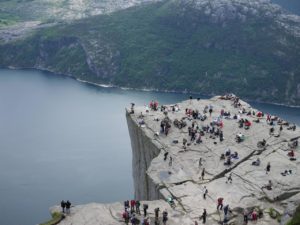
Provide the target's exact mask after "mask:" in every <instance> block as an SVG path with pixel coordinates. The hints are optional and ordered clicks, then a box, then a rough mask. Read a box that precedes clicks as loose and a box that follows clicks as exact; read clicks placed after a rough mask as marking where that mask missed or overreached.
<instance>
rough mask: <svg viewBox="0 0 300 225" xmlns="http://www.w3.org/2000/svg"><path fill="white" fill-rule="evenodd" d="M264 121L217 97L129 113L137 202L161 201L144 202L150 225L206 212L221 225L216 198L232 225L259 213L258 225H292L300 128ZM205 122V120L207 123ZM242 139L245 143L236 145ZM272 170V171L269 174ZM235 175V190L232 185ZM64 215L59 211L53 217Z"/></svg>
mask: <svg viewBox="0 0 300 225" xmlns="http://www.w3.org/2000/svg"><path fill="white" fill-rule="evenodd" d="M235 106H237V107H235ZM208 108H212V109H213V110H212V113H211V115H210V114H209V113H208V111H207V112H206V113H204V111H205V110H206V109H207V110H208ZM186 109H187V110H186ZM192 110H194V112H196V111H197V112H199V113H200V114H201V119H198V118H193V116H192V115H191V114H189V112H192ZM221 112H223V113H222V116H221ZM229 112H230V115H228V113H229ZM224 113H225V114H224ZM259 114H260V112H259V111H258V110H256V109H254V108H252V107H251V105H249V104H248V103H246V102H244V101H241V100H239V104H238V105H236V103H234V100H228V99H227V100H225V99H224V98H221V97H220V96H217V97H214V98H212V99H209V100H196V99H195V100H188V101H184V102H181V103H178V104H176V105H168V106H165V107H164V108H163V110H162V111H161V110H157V111H154V110H150V111H149V108H145V107H136V108H134V113H133V114H132V113H131V109H127V112H126V116H127V122H128V128H129V133H130V138H131V144H132V150H133V177H134V182H135V199H140V200H154V199H157V200H155V201H150V202H147V204H149V206H150V209H149V213H150V214H149V216H150V220H151V224H154V219H153V217H154V213H153V212H154V208H155V207H160V208H161V209H163V210H164V209H167V210H168V212H169V221H168V223H167V224H175V225H177V224H178V225H191V224H194V222H193V221H195V220H199V216H200V215H201V214H202V212H203V209H204V208H206V210H207V212H208V221H207V223H206V224H208V225H215V224H219V223H220V221H223V219H224V214H223V211H219V210H217V209H216V205H217V204H216V203H217V199H218V198H219V197H222V198H224V205H227V204H228V205H229V207H230V209H231V212H230V213H229V216H228V219H229V223H228V224H237V225H240V224H243V209H245V208H246V209H248V210H249V211H252V210H254V209H255V210H257V211H258V212H261V213H262V217H261V218H260V219H259V220H258V223H259V224H261V225H276V224H282V225H284V224H286V223H287V222H288V221H289V219H290V218H291V216H292V214H293V212H294V211H295V209H296V207H297V206H298V205H299V204H300V188H299V187H300V179H299V178H300V176H299V168H300V167H299V162H298V161H299V160H298V159H297V158H298V153H299V146H298V145H297V144H296V142H297V141H298V140H299V138H300V131H299V128H298V127H296V128H295V130H294V129H292V128H293V124H287V122H286V121H284V120H281V119H280V118H278V117H276V116H275V115H270V117H269V119H268V117H267V115H264V116H262V117H260V116H258V115H259ZM204 115H206V119H203V118H204V117H203V116H204ZM234 115H236V117H237V118H238V119H235V117H234ZM199 118H200V117H199ZM241 119H243V121H244V122H245V121H246V120H247V121H250V123H251V125H250V128H249V129H247V128H246V129H245V127H244V126H243V127H241V125H240V124H241V122H239V121H240V120H241ZM162 121H169V123H170V124H171V127H170V129H169V132H168V134H167V135H166V134H165V133H163V132H160V130H161V122H162ZM174 121H182V122H184V123H186V126H184V127H183V128H181V129H179V128H178V127H177V126H175V125H174ZM271 121H273V122H272V123H271ZM175 123H177V122H175ZM279 123H281V124H282V129H280V127H281V126H280V124H279ZM193 124H194V128H195V129H197V130H198V132H199V133H202V136H201V141H202V142H197V141H196V140H191V136H189V129H190V128H189V127H192V126H193ZM207 126H208V127H210V128H209V130H208V131H206V130H205V129H206V128H205V127H207ZM212 127H215V131H216V130H217V129H218V128H219V129H220V130H221V131H222V132H223V139H222V140H221V139H220V138H219V136H218V135H216V134H215V133H214V132H213V133H211V132H210V129H211V128H212ZM271 128H272V130H270V129H271ZM239 135H241V136H240V137H242V141H241V142H237V141H236V137H237V136H239ZM197 137H198V136H197ZM184 139H186V144H184V143H183V141H184ZM263 139H264V140H266V143H265V145H264V146H262V145H259V144H258V142H260V141H262V140H263ZM228 149H230V151H231V153H234V152H237V153H238V157H233V156H232V155H231V153H230V156H229V157H230V158H231V164H230V165H225V164H224V162H225V160H227V158H228V157H226V158H225V159H223V158H222V157H221V156H222V154H224V155H225V154H226V152H227V151H228ZM291 150H293V151H294V153H295V154H296V155H295V156H294V157H295V158H296V160H295V161H294V160H291V158H293V157H290V156H288V153H289V152H290V151H291ZM166 153H168V154H167V155H166ZM164 158H165V159H166V160H164ZM171 158H172V159H171ZM200 158H201V163H199V159H200ZM257 158H260V162H261V163H260V165H259V166H255V165H253V162H254V161H256V160H257ZM170 161H171V163H170ZM268 163H270V165H271V169H270V172H268V173H266V167H267V164H268ZM203 168H205V172H204V175H203V177H202V174H201V173H202V171H203ZM285 171H290V172H288V173H286V172H285ZM230 174H231V177H232V182H227V181H228V177H229V175H230ZM202 178H203V179H202ZM269 180H271V182H272V186H271V189H268V188H266V185H267V184H268V182H269ZM204 187H206V188H207V189H208V194H207V198H206V199H204V198H203V193H204V192H203V191H204ZM170 197H172V198H173V199H174V202H175V204H174V205H172V207H171V206H170V205H169V204H168V203H166V201H165V200H166V199H168V198H170ZM159 199H160V200H159ZM142 203H144V201H143V202H142ZM59 210H60V209H59V208H58V207H55V208H53V209H52V211H59ZM122 211H123V207H122V204H121V203H116V204H110V205H102V204H89V205H85V206H75V207H74V209H73V210H72V213H71V214H70V215H68V216H67V218H66V219H65V220H63V221H62V222H61V223H60V224H65V225H68V224H88V225H90V224H122V219H120V218H121V212H122ZM99 218H101V219H99ZM79 221H80V222H79ZM254 223H255V222H254ZM254 223H253V222H251V221H250V222H249V224H254Z"/></svg>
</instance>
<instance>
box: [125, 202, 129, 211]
mask: <svg viewBox="0 0 300 225" xmlns="http://www.w3.org/2000/svg"><path fill="white" fill-rule="evenodd" d="M128 208H129V201H128V200H126V201H124V210H125V211H126V210H127V209H128Z"/></svg>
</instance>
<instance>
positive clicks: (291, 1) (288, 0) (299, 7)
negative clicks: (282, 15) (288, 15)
mask: <svg viewBox="0 0 300 225" xmlns="http://www.w3.org/2000/svg"><path fill="white" fill-rule="evenodd" d="M271 2H273V3H276V4H278V5H280V6H281V7H282V8H284V9H286V10H287V11H290V12H292V13H294V14H297V15H300V1H299V0H271Z"/></svg>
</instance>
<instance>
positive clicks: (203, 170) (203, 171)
mask: <svg viewBox="0 0 300 225" xmlns="http://www.w3.org/2000/svg"><path fill="white" fill-rule="evenodd" d="M204 175H205V168H203V169H202V172H201V179H202V180H204Z"/></svg>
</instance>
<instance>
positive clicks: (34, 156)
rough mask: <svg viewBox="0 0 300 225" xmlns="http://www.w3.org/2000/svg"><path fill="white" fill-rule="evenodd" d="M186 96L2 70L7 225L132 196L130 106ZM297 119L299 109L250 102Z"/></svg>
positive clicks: (1, 154) (1, 175)
mask: <svg viewBox="0 0 300 225" xmlns="http://www.w3.org/2000/svg"><path fill="white" fill-rule="evenodd" d="M187 97H188V96H187V95H184V94H170V93H158V92H139V91H125V90H120V89H116V88H101V87H96V86H93V85H88V84H84V83H81V82H78V81H76V80H74V79H71V78H68V77H63V76H58V75H53V74H48V73H44V72H39V71H32V70H0V184H1V185H0V215H1V224H3V225H33V224H37V223H39V222H42V221H44V220H46V219H47V218H49V212H48V208H49V207H50V206H52V205H54V204H57V203H59V202H60V200H62V199H65V200H67V199H69V200H70V201H71V202H72V203H74V204H82V203H89V202H114V201H123V200H124V199H130V198H131V197H132V196H133V181H132V172H131V147H130V139H129V135H128V130H127V124H126V118H125V110H124V109H125V107H126V106H129V104H130V103H131V102H135V103H136V104H137V105H143V104H145V103H148V102H149V101H151V100H152V99H158V101H159V102H160V103H163V104H166V103H175V102H178V101H182V100H184V99H187ZM252 105H254V106H255V107H258V108H260V109H262V110H264V111H266V112H270V113H274V114H277V115H280V116H282V117H283V118H286V119H288V120H291V121H294V122H297V123H298V124H300V117H299V115H300V109H299V108H298V109H297V108H289V107H283V106H274V105H269V104H262V103H252Z"/></svg>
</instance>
